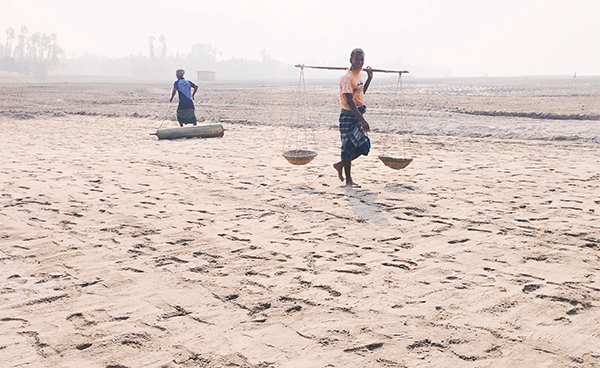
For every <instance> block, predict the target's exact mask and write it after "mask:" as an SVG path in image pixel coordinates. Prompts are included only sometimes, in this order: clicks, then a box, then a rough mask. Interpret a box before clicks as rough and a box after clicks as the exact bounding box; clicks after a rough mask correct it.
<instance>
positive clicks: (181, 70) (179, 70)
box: [176, 69, 185, 73]
mask: <svg viewBox="0 0 600 368" xmlns="http://www.w3.org/2000/svg"><path fill="white" fill-rule="evenodd" d="M176 72H184V73H185V70H183V69H177V70H176Z"/></svg>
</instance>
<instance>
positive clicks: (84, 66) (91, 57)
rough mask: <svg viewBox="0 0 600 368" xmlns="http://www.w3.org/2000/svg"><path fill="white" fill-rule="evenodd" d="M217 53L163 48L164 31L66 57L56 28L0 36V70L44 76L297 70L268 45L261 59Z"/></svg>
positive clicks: (280, 74) (278, 75)
mask: <svg viewBox="0 0 600 368" xmlns="http://www.w3.org/2000/svg"><path fill="white" fill-rule="evenodd" d="M221 55H222V53H221V52H220V51H219V50H218V49H217V48H216V47H214V46H212V45H211V44H209V43H197V44H194V45H193V46H192V47H191V48H190V52H189V53H179V52H178V53H176V54H174V55H173V54H171V55H169V54H168V46H167V39H166V37H165V36H163V35H160V36H158V37H155V36H150V37H149V38H148V53H147V54H144V53H141V52H140V53H139V54H137V55H130V56H127V57H106V56H100V55H96V54H90V53H84V54H82V55H80V56H77V57H75V56H74V57H72V58H65V52H64V51H63V49H62V48H61V47H60V46H59V45H58V42H57V36H56V34H54V33H52V34H49V35H48V34H46V33H39V32H37V33H34V34H29V31H28V30H27V27H25V26H23V27H21V30H20V32H19V34H18V35H17V34H16V33H15V30H14V29H13V28H10V27H9V28H7V29H6V40H5V41H4V42H1V40H0V70H2V71H8V72H16V73H20V74H25V75H34V76H35V77H37V78H40V79H43V78H44V77H46V76H47V75H48V73H49V72H50V71H53V72H54V73H56V74H61V75H89V76H116V77H140V78H149V79H165V78H172V77H174V73H175V70H176V69H179V68H183V69H185V70H186V72H187V75H186V76H187V78H188V79H195V78H196V71H198V70H206V71H213V72H216V73H217V79H285V78H295V77H296V76H297V70H295V68H294V67H293V66H291V65H285V64H283V63H281V62H280V61H277V60H274V59H273V58H272V57H271V56H270V55H269V53H268V52H267V50H261V59H260V60H251V59H246V58H230V59H220V56H221Z"/></svg>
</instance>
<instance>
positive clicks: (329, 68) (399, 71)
mask: <svg viewBox="0 0 600 368" xmlns="http://www.w3.org/2000/svg"><path fill="white" fill-rule="evenodd" d="M294 66H295V67H296V68H308V69H324V70H348V68H344V67H341V66H314V65H304V64H296V65H294ZM367 69H370V70H371V71H372V72H375V73H398V74H405V73H408V72H409V71H408V70H386V69H373V68H371V67H366V68H364V69H363V71H366V70H367Z"/></svg>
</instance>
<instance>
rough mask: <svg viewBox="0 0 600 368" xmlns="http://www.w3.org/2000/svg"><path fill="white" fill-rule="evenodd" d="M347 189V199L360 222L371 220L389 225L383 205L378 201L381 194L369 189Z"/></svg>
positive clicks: (382, 225) (381, 224)
mask: <svg viewBox="0 0 600 368" xmlns="http://www.w3.org/2000/svg"><path fill="white" fill-rule="evenodd" d="M345 189H346V199H347V200H348V203H350V207H352V211H354V216H355V218H356V220H358V221H359V222H367V221H368V222H371V223H373V224H375V225H378V226H381V227H384V226H389V225H390V222H389V221H388V219H387V218H386V217H385V216H384V213H383V212H384V211H385V209H383V206H382V204H381V203H379V202H377V201H376V200H377V197H378V196H379V194H377V193H374V192H371V191H370V190H368V189H353V188H345Z"/></svg>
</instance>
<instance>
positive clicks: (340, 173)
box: [333, 162, 344, 181]
mask: <svg viewBox="0 0 600 368" xmlns="http://www.w3.org/2000/svg"><path fill="white" fill-rule="evenodd" d="M333 168H334V169H335V170H336V171H337V172H338V177H339V178H340V181H344V173H343V169H344V166H343V165H342V163H341V162H338V163H336V164H333Z"/></svg>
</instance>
